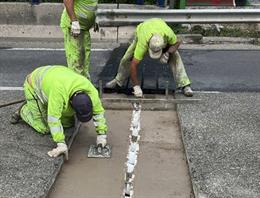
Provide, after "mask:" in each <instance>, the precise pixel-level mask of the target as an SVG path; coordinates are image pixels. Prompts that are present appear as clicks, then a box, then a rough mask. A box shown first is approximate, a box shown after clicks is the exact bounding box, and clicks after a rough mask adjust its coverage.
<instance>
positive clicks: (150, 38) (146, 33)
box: [106, 18, 193, 97]
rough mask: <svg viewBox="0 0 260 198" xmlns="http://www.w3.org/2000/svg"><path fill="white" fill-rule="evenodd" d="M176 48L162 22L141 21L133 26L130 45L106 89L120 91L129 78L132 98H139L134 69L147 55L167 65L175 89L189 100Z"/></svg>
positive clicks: (140, 92) (185, 80) (175, 39)
mask: <svg viewBox="0 0 260 198" xmlns="http://www.w3.org/2000/svg"><path fill="white" fill-rule="evenodd" d="M180 44H181V41H180V40H179V39H177V37H176V35H175V33H174V32H173V30H172V29H171V28H170V27H169V26H168V25H167V24H166V23H165V22H164V21H163V20H162V19H158V18H153V19H149V20H147V21H144V22H143V23H141V24H139V25H138V26H137V28H136V32H135V38H134V41H133V42H132V44H131V45H130V46H129V47H128V49H127V51H126V53H125V55H124V56H123V58H122V59H121V61H120V65H119V68H118V72H117V75H116V77H115V79H113V80H112V81H110V82H108V83H107V84H106V87H107V88H116V87H117V86H119V87H121V86H123V84H124V82H125V81H126V80H127V78H128V77H129V75H130V76H131V80H132V83H133V89H134V95H135V96H136V97H142V96H143V92H142V89H141V87H140V83H139V81H138V79H137V66H138V64H139V63H140V61H141V60H142V59H143V57H144V55H145V54H146V52H147V51H148V52H149V55H150V57H151V58H152V59H160V62H161V63H163V64H166V63H167V64H169V65H170V68H171V69H172V71H173V74H174V75H175V80H176V84H177V88H178V89H179V90H181V91H182V93H183V94H184V95H185V96H190V97H191V96H193V92H192V89H191V87H190V84H191V82H190V80H189V77H188V76H187V73H186V71H185V68H184V65H183V62H182V59H181V56H180V54H179V52H178V51H177V49H178V48H179V46H180ZM151 69H153V68H151Z"/></svg>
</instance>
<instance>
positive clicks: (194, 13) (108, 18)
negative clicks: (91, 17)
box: [97, 9, 260, 27]
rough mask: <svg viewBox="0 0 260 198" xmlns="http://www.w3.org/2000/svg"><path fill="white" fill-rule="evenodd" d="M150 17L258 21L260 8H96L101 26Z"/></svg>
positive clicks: (172, 20) (176, 20)
mask: <svg viewBox="0 0 260 198" xmlns="http://www.w3.org/2000/svg"><path fill="white" fill-rule="evenodd" d="M150 18H162V19H164V20H165V21H166V22H167V23H260V9H200V10H195V9H190V10H187V9H185V10H165V9H162V10H161V9H160V10H137V9H98V10H97V22H98V24H99V25H100V26H103V27H116V26H127V25H137V24H139V23H141V22H143V21H145V20H147V19H150Z"/></svg>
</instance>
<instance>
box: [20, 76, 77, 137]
mask: <svg viewBox="0 0 260 198" xmlns="http://www.w3.org/2000/svg"><path fill="white" fill-rule="evenodd" d="M24 95H25V99H26V103H25V104H24V105H23V106H22V108H21V110H20V116H21V118H22V119H23V120H24V121H25V122H26V123H27V124H28V125H30V126H31V127H32V128H33V129H35V130H36V131H37V132H38V133H41V134H46V133H50V128H49V126H48V122H47V117H48V116H47V109H48V106H47V104H43V103H42V102H41V101H40V100H39V98H38V97H37V95H36V93H35V91H34V89H33V88H32V87H31V86H30V85H29V83H28V82H27V79H26V80H25V82H24ZM61 122H62V126H63V127H65V128H69V127H73V126H74V117H73V116H71V115H68V116H66V115H64V116H62V118H61Z"/></svg>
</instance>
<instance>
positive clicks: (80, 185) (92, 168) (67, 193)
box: [49, 110, 191, 198]
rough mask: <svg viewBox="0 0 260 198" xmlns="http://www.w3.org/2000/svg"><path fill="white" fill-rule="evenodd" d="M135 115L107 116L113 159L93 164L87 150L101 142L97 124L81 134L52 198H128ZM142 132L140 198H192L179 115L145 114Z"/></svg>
mask: <svg viewBox="0 0 260 198" xmlns="http://www.w3.org/2000/svg"><path fill="white" fill-rule="evenodd" d="M131 114H132V111H112V110H108V111H107V112H106V117H107V120H108V124H109V127H110V130H109V142H110V144H111V145H112V146H113V148H112V151H113V153H112V158H111V159H90V158H87V148H88V146H89V145H90V144H91V143H94V142H95V130H94V128H93V126H92V124H89V127H88V128H86V130H87V131H88V132H86V131H85V132H84V131H83V130H81V132H80V134H79V135H78V137H77V138H76V140H75V142H74V143H73V146H72V150H71V152H70V153H69V155H70V160H69V161H68V162H66V163H65V164H64V165H63V168H62V171H61V173H60V175H59V176H58V178H57V180H56V183H55V185H54V187H53V189H52V191H51V193H50V194H49V198H71V197H77V198H85V197H90V198H119V197H121V196H122V192H123V184H124V180H123V179H124V170H125V169H124V168H125V166H124V163H125V162H126V155H127V149H128V145H129V139H128V136H129V134H130V131H129V126H130V119H131ZM141 127H142V130H141V139H140V153H139V156H138V163H137V166H136V170H135V175H136V177H135V181H134V192H135V197H137V198H147V197H149V198H158V197H163V198H168V197H169V198H173V197H178V198H189V197H190V195H191V186H190V180H189V179H190V178H189V175H188V168H187V164H186V160H185V155H184V153H183V147H182V141H181V139H180V131H179V128H178V124H177V116H176V112H175V111H142V112H141Z"/></svg>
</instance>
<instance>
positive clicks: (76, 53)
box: [62, 28, 91, 79]
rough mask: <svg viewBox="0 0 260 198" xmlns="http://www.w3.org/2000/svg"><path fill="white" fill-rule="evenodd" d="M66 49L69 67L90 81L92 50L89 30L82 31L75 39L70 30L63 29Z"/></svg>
mask: <svg viewBox="0 0 260 198" xmlns="http://www.w3.org/2000/svg"><path fill="white" fill-rule="evenodd" d="M62 31H63V33H64V47H65V53H66V59H67V64H68V67H69V68H71V69H72V70H74V71H76V72H77V73H79V74H81V75H83V76H85V77H87V78H88V79H90V75H89V65H90V49H91V39H90V33H89V31H88V30H80V31H81V32H80V35H79V36H77V37H73V36H72V35H71V33H70V28H62Z"/></svg>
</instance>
